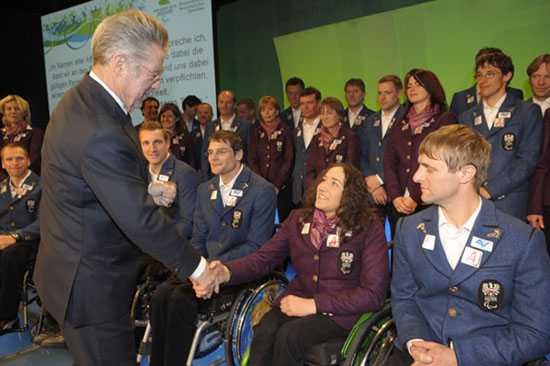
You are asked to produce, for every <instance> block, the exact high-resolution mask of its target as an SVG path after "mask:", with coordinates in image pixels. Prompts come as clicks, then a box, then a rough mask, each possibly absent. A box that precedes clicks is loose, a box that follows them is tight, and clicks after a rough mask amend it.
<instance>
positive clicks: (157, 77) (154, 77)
mask: <svg viewBox="0 0 550 366" xmlns="http://www.w3.org/2000/svg"><path fill="white" fill-rule="evenodd" d="M140 66H141V67H143V68H144V69H145V70H147V72H148V73H149V76H151V79H152V82H153V83H156V82H157V81H160V76H161V75H162V72H161V73H160V74H159V73H156V72H154V71H152V70H150V69H149V68H148V67H147V66H145V65H143V64H140Z"/></svg>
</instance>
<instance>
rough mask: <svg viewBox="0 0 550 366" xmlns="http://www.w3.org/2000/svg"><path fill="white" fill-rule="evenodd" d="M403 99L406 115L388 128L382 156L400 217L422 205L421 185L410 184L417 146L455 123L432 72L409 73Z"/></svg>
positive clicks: (390, 193)
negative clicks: (405, 97)
mask: <svg viewBox="0 0 550 366" xmlns="http://www.w3.org/2000/svg"><path fill="white" fill-rule="evenodd" d="M405 95H406V96H407V100H406V101H405V112H404V114H403V116H402V117H401V118H400V119H399V120H397V121H396V122H395V123H394V124H393V126H392V127H391V129H390V135H389V138H388V143H387V145H386V151H385V153H384V175H385V181H386V190H387V193H388V196H389V197H390V199H391V200H392V202H393V206H394V208H395V209H396V210H397V212H398V213H399V214H401V215H409V214H412V213H413V212H415V211H416V209H417V207H418V205H419V204H420V203H421V202H420V185H419V184H418V183H415V182H413V174H414V172H415V171H416V170H417V169H418V148H419V147H420V143H421V142H422V141H423V140H424V138H425V137H426V136H427V135H428V134H429V133H430V132H432V131H435V130H437V129H438V128H439V127H441V126H445V125H450V124H453V123H457V120H456V118H455V116H454V114H452V113H451V112H448V109H447V102H446V101H445V91H444V90H443V87H442V86H441V83H440V82H439V79H438V78H437V76H435V74H434V73H433V72H431V71H429V70H423V69H413V70H411V71H409V72H408V73H407V75H406V76H405ZM392 236H393V233H392Z"/></svg>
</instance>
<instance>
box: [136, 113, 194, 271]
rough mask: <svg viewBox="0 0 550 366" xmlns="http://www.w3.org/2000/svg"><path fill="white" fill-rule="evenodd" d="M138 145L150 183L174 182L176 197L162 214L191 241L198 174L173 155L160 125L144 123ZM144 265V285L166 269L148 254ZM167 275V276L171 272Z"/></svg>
mask: <svg viewBox="0 0 550 366" xmlns="http://www.w3.org/2000/svg"><path fill="white" fill-rule="evenodd" d="M139 141H140V143H141V149H142V150H143V155H144V156H145V159H146V160H147V162H148V163H149V181H150V182H153V183H157V182H159V183H161V184H165V183H167V182H172V183H174V184H175V185H176V192H177V193H176V197H175V198H174V201H173V202H172V203H171V204H170V205H169V207H163V212H164V213H165V214H166V216H167V217H168V218H170V220H172V221H173V222H174V224H175V225H176V228H177V229H178V230H179V232H180V233H181V234H182V235H183V236H185V237H186V238H187V239H190V238H191V232H192V231H193V215H194V213H195V199H196V196H197V188H198V186H199V181H200V177H199V174H198V173H197V172H196V171H195V170H194V169H193V168H192V167H191V166H190V165H188V164H187V163H185V162H183V161H181V160H178V159H176V157H175V156H174V155H173V154H171V153H170V133H169V132H168V131H167V130H165V129H163V128H162V125H161V124H160V123H159V122H145V123H144V124H143V125H142V126H141V128H140V129H139ZM141 264H142V267H141V270H140V277H143V278H140V280H141V281H140V282H144V280H145V279H146V278H147V277H157V275H158V274H159V272H164V271H163V270H164V269H165V267H164V265H163V264H161V263H160V262H159V261H157V260H156V259H154V258H153V257H151V256H150V255H149V254H147V253H143V256H142V263H141ZM165 272H166V273H168V270H167V269H166V270H165Z"/></svg>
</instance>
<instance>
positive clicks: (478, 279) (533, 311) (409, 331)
mask: <svg viewBox="0 0 550 366" xmlns="http://www.w3.org/2000/svg"><path fill="white" fill-rule="evenodd" d="M490 151H491V146H490V144H489V143H488V142H487V141H486V140H485V139H484V138H483V136H482V135H481V134H479V133H477V132H476V131H474V130H473V129H471V128H469V127H466V126H463V125H451V126H445V127H442V128H440V129H439V130H437V131H435V132H432V133H431V134H429V135H428V136H427V137H426V139H425V140H424V141H423V142H422V144H421V145H420V149H419V152H418V154H419V155H418V162H419V164H420V166H419V168H418V170H417V171H416V173H415V175H414V178H413V179H414V180H415V182H417V183H419V184H420V186H421V189H422V201H424V202H426V203H428V204H433V205H432V206H430V207H429V208H427V209H425V210H424V211H421V212H419V213H417V214H415V215H412V216H410V217H406V218H404V219H402V220H400V221H399V222H398V224H397V230H396V239H395V245H394V250H395V254H394V260H395V263H394V265H393V279H392V285H391V294H392V299H391V303H392V310H393V318H394V320H395V324H396V326H397V335H398V337H397V338H396V340H395V345H396V349H395V350H394V353H393V355H392V356H391V358H390V360H388V363H387V365H388V364H389V365H410V364H411V363H412V362H413V361H414V365H444V366H446V365H468V366H470V365H491V366H494V365H522V364H524V363H526V362H528V361H531V360H534V359H536V358H538V357H542V356H544V354H545V353H546V352H548V350H549V349H550V314H549V313H548V302H549V301H550V283H549V282H548V278H550V260H549V259H548V255H547V253H546V247H545V243H544V237H543V234H542V232H541V231H540V230H537V229H532V228H530V227H529V226H528V225H527V224H525V223H524V222H521V221H520V220H518V219H516V218H513V217H511V216H508V215H506V214H504V213H502V212H500V211H498V210H496V209H495V205H494V204H493V202H491V201H489V200H487V199H485V198H483V197H482V196H481V195H480V193H479V189H480V187H481V184H482V183H483V182H484V181H485V177H486V175H487V170H488V168H489V164H490ZM411 356H412V357H411Z"/></svg>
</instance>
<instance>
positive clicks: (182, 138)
mask: <svg viewBox="0 0 550 366" xmlns="http://www.w3.org/2000/svg"><path fill="white" fill-rule="evenodd" d="M182 123H183V122H182ZM192 136H193V135H191V133H189V132H187V129H186V128H183V129H182V130H180V132H178V133H177V134H176V135H174V136H172V138H171V139H170V152H171V153H172V154H173V155H174V156H175V157H176V159H178V160H181V161H184V162H186V163H187V164H189V165H190V166H191V167H192V168H193V169H199V163H198V162H197V161H196V158H197V155H196V154H195V145H194V143H193V137H192Z"/></svg>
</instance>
